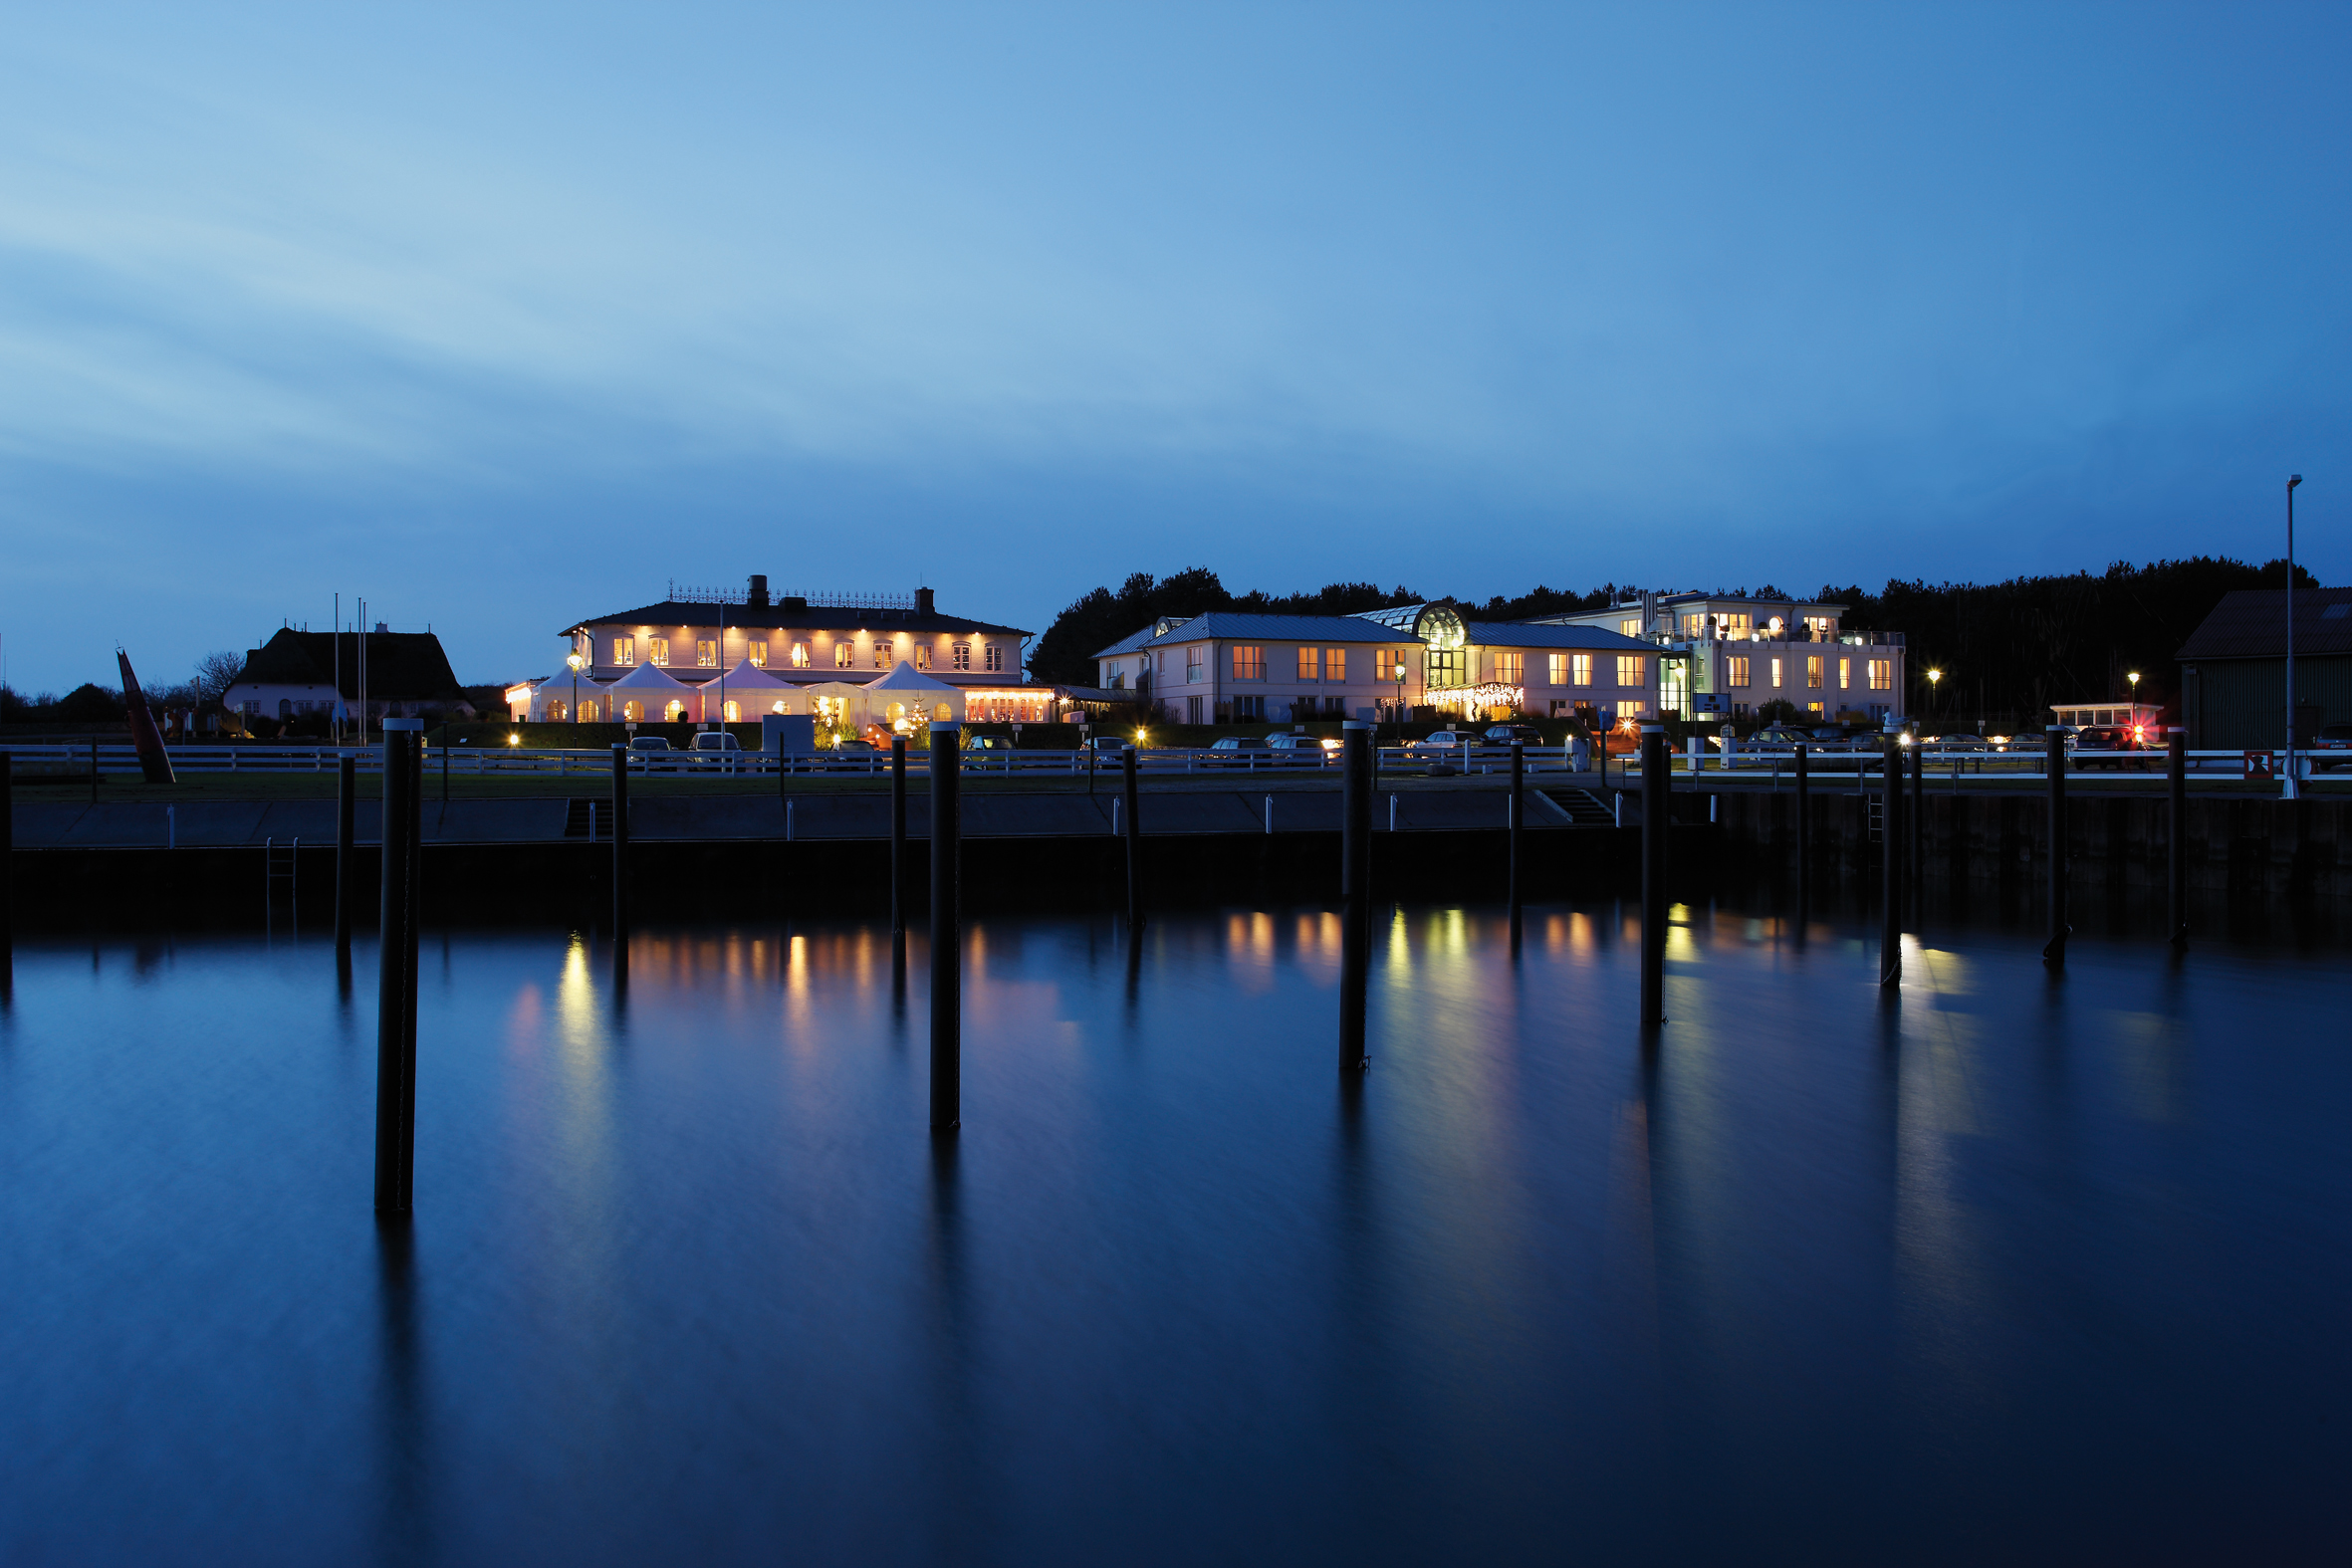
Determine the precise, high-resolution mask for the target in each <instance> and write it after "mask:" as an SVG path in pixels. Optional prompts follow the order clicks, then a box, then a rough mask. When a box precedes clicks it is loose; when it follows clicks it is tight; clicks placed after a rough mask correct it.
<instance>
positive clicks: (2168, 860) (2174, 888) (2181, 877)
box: [2164, 725, 2189, 948]
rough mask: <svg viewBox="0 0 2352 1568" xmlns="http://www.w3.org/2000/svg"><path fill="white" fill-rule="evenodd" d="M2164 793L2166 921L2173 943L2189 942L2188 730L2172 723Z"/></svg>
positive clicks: (2166, 745) (2187, 943)
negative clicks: (2184, 836)
mask: <svg viewBox="0 0 2352 1568" xmlns="http://www.w3.org/2000/svg"><path fill="white" fill-rule="evenodd" d="M2165 753H2166V756H2165V772H2166V775H2167V778H2166V780H2165V786H2166V787H2165V794H2166V800H2167V804H2168V805H2169V806H2170V808H2171V810H2170V823H2169V826H2168V830H2167V831H2166V833H2165V866H2164V870H2165V878H2164V882H2165V889H2166V892H2167V894H2168V895H2169V896H2168V897H2167V899H2166V904H2167V906H2168V908H2167V921H2166V923H2167V924H2169V925H2170V926H2171V927H2172V937H2171V939H2170V940H2171V942H2172V945H2173V946H2174V947H2176V948H2185V947H2187V946H2188V945H2189V848H2188V845H2186V844H2184V843H2183V842H2182V841H2181V835H2182V834H2183V833H2184V832H2185V831H2187V829H2188V826H2189V732H2188V731H2187V730H2184V729H2182V728H2181V727H2180V726H2179V725H2175V726H2173V728H2172V730H2171V731H2170V732H2169V733H2168V734H2167V735H2166V737H2165Z"/></svg>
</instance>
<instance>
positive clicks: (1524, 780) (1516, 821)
mask: <svg viewBox="0 0 2352 1568" xmlns="http://www.w3.org/2000/svg"><path fill="white" fill-rule="evenodd" d="M1527 795H1528V749H1527V747H1526V745H1525V744H1523V743H1521V742H1519V741H1514V742H1512V743H1511V843H1510V847H1509V848H1508V849H1507V850H1506V851H1505V853H1507V854H1509V855H1510V856H1511V870H1510V875H1509V877H1508V878H1507V881H1506V887H1505V892H1506V894H1507V896H1508V899H1509V902H1510V905H1511V915H1512V918H1513V919H1514V920H1516V919H1518V918H1519V905H1520V893H1519V872H1520V860H1521V850H1522V849H1523V847H1524V846H1523V845H1522V844H1521V842H1520V825H1521V823H1522V822H1523V821H1524V820H1525V819H1526V816H1527V803H1528V802H1527Z"/></svg>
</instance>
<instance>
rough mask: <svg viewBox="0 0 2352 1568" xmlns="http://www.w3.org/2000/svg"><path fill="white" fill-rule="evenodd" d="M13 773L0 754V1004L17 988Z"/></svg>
mask: <svg viewBox="0 0 2352 1568" xmlns="http://www.w3.org/2000/svg"><path fill="white" fill-rule="evenodd" d="M15 769H16V760H15V758H14V757H13V756H12V755H11V754H9V753H7V752H0V1002H6V1001H8V1000H9V999H10V997H11V996H12V995H13V994H14V992H15V988H16V929H15V924H14V922H15V914H14V910H15V892H16V890H15V889H14V888H13V887H12V886H10V884H9V866H10V862H11V861H12V859H13V858H14V853H15V849H16V806H15V803H14V800H13V798H12V797H13V795H14V794H15V790H16V781H15Z"/></svg>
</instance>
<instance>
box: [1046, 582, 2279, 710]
mask: <svg viewBox="0 0 2352 1568" xmlns="http://www.w3.org/2000/svg"><path fill="white" fill-rule="evenodd" d="M2295 580H2296V582H2297V583H2298V584H2300V585H2301V586H2304V587H2316V586H2317V585H2318V584H2317V582H2316V581H2315V580H2314V579H2313V577H2312V576H2311V574H2310V573H2309V572H2308V571H2305V570H2304V569H2303V568H2302V567H2300V566H2298V567H2296V568H2295ZM2285 582H2286V564H2285V562H2284V561H2282V560H2273V561H2270V562H2268V563H2267V564H2265V565H2262V566H2252V565H2248V564H2247V563H2245V562H2244V561H2242V560H2231V559H2229V558H2227V557H2212V556H2196V557H2192V558H2190V559H2188V560H2158V561H2152V562H2150V563H2149V564H2147V565H2144V566H2136V565H2133V564H2132V563H2131V562H2129V561H2122V560H2119V561H2116V562H2115V563H2114V564H2112V565H2110V566H2109V567H2108V568H2107V569H2106V570H2105V571H2103V572H2096V573H2094V572H2088V571H2078V572H2075V573H2073V574H2072V575H2068V576H2047V577H2011V578H2009V579H2008V580H2006V581H2004V582H1991V583H1977V582H1942V583H1930V582H1927V581H1924V580H1917V579H1915V580H1912V581H1909V582H1905V581H1901V580H1894V581H1890V582H1888V583H1887V585H1886V586H1885V587H1884V588H1883V589H1882V590H1880V591H1879V592H1877V593H1867V592H1864V591H1863V590H1862V588H1861V587H1860V586H1859V585H1858V584H1857V585H1854V586H1849V587H1843V588H1840V587H1836V586H1834V585H1831V586H1824V587H1823V588H1822V589H1821V591H1820V593H1819V594H1818V595H1817V596H1818V597H1820V598H1821V599H1824V600H1829V601H1833V602H1837V603H1842V604H1846V605H1849V606H1851V608H1850V609H1849V610H1848V611H1847V612H1846V615H1845V624H1846V625H1848V626H1850V627H1855V628H1864V629H1870V630H1878V631H1899V632H1902V633H1904V634H1905V636H1906V638H1907V640H1908V643H1909V648H1910V669H1911V676H1912V682H1913V685H1914V688H1915V689H1914V691H1912V692H1911V693H1908V694H1906V696H1907V700H1908V702H1909V705H1910V707H1911V709H1912V711H1913V712H1914V713H1915V714H1919V715H1922V716H1929V715H1930V714H1931V713H1932V714H1933V715H1935V716H1940V717H1948V718H1951V719H1953V720H1955V721H1959V720H1966V721H1968V722H1971V723H1973V722H1975V721H1977V720H1979V719H1982V718H1995V719H1999V720H2000V721H2001V722H2002V723H2004V724H2015V723H2032V722H2038V719H2039V716H2043V715H2046V713H2047V711H2048V705H2049V704H2051V703H2053V702H2079V701H2089V700H2096V699H2100V698H2107V697H2115V698H2122V697H2125V696H2129V695H2130V694H2131V687H2130V683H2129V681H2128V680H2127V679H2126V678H2125V677H2126V675H2127V674H2128V673H2129V672H2130V671H2132V670H2138V671H2139V672H2140V676H2141V679H2140V685H2139V694H2140V696H2141V698H2142V699H2143V700H2146V701H2154V702H2162V703H2170V702H2172V701H2174V700H2175V698H2176V697H2177V695H2178V693H2179V689H2180V672H2179V668H2178V666H2176V665H2175V664H2174V662H2173V654H2174V653H2175V652H2176V651H2177V650H2178V649H2179V648H2180V646H2181V644H2182V643H2184V642H2186V641H2187V640H2188V638H2189V634H2190V633H2191V632H2192V631H2194V630H2196V629H2197V624H2198V622H2200V621H2202V620H2204V619H2205V617H2206V615H2207V614H2208V613H2209V612H2211V611H2212V609H2213V607H2214V606H2215V605H2216V604H2217V603H2219V602H2220V601H2221V598H2222V595H2223V594H2225V593H2229V592H2232V591H2234V590H2235V589H2238V588H2254V587H2271V588H2276V587H2281V586H2283V585H2284V584H2285ZM1638 591H1640V590H1639V589H1637V588H1634V587H1632V586H1630V585H1624V584H1619V583H1614V582H1610V583H1603V584H1602V585H1601V586H1599V587H1596V588H1593V589H1591V590H1590V591H1589V592H1584V593H1575V592H1571V591H1568V590H1564V589H1559V588H1547V587H1542V586H1537V587H1535V588H1533V589H1532V590H1530V591H1529V592H1527V593H1523V594H1520V595H1519V596H1518V597H1516V598H1513V597H1505V596H1503V595H1500V594H1498V595H1497V596H1495V597H1494V598H1491V599H1488V600H1487V601H1485V602H1484V603H1479V602H1476V601H1473V600H1467V599H1452V598H1448V599H1444V600H1440V601H1439V602H1442V603H1451V604H1458V605H1460V606H1461V607H1462V609H1463V611H1464V612H1465V613H1466V614H1467V615H1468V616H1469V617H1470V618H1472V619H1475V620H1488V621H1508V620H1527V619H1529V618H1531V617H1534V616H1538V615H1564V614H1570V613H1573V612H1575V611H1579V610H1590V609H1601V608H1604V607H1606V606H1608V605H1610V604H1614V603H1617V602H1618V601H1619V600H1621V599H1625V598H1629V597H1631V596H1632V595H1633V594H1634V593H1636V592H1638ZM1715 591H1716V592H1717V593H1718V594H1719V595H1721V596H1724V597H1749V596H1754V597H1758V598H1781V597H1786V596H1787V595H1784V594H1782V593H1780V591H1779V590H1778V589H1777V588H1775V587H1772V586H1771V585H1769V584H1766V585H1765V586H1764V587H1762V588H1759V589H1757V590H1756V591H1755V593H1754V594H1753V595H1751V594H1750V591H1749V590H1748V589H1747V588H1745V587H1742V588H1734V589H1731V590H1729V591H1728V592H1727V591H1726V590H1725V589H1723V588H1720V587H1719V588H1717V589H1716V590H1715ZM1419 602H1421V595H1419V594H1417V593H1414V592H1413V591H1412V590H1411V589H1409V588H1405V587H1402V586H1399V587H1396V588H1394V589H1391V590H1388V591H1385V592H1384V591H1382V590H1381V589H1380V588H1379V587H1377V586H1376V585H1374V584H1372V583H1369V582H1334V583H1331V584H1329V585H1327V586H1325V587H1322V588H1318V589H1316V590H1315V591H1313V592H1311V593H1290V594H1274V593H1266V592H1263V591H1257V590H1253V591H1252V592H1249V593H1243V594H1234V593H1229V592H1227V591H1226V589H1225V585H1224V584H1223V583H1222V582H1220V581H1219V580H1218V577H1217V573H1216V572H1214V571H1211V570H1210V569H1209V568H1208V567H1206V566H1195V567H1193V568H1192V569H1191V570H1189V571H1180V572H1177V573H1176V574H1175V575H1174V576H1170V577H1162V578H1156V579H1155V578H1154V577H1153V576H1152V575H1151V574H1150V573H1149V572H1144V571H1139V572H1137V573H1135V574H1134V575H1133V576H1131V577H1129V578H1128V579H1127V580H1126V581H1125V582H1124V583H1122V584H1120V586H1119V588H1118V590H1117V591H1116V592H1113V591H1112V590H1110V589H1109V588H1096V589H1094V590H1093V591H1092V592H1090V593H1087V594H1085V595H1083V596H1082V597H1080V598H1079V599H1078V600H1077V601H1076V602H1075V603H1073V604H1071V605H1070V606H1069V607H1068V608H1067V609H1065V610H1063V611H1062V612H1061V613H1060V614H1059V615H1058V616H1057V617H1055V620H1054V624H1053V625H1052V626H1051V627H1049V628H1048V629H1047V631H1046V633H1045V635H1044V636H1042V637H1040V638H1039V639H1038V642H1037V646H1036V648H1035V649H1033V650H1032V651H1031V654H1030V660H1029V668H1030V673H1031V675H1032V677H1033V678H1035V679H1037V680H1040V681H1050V682H1055V683H1058V684H1063V685H1071V686H1086V685H1091V684H1093V681H1094V678H1095V675H1094V653H1095V651H1096V650H1097V649H1100V648H1103V647H1107V646H1108V645H1109V644H1111V643H1114V642H1116V641H1118V640H1119V639H1120V638H1122V637H1124V636H1127V635H1128V634H1129V633H1131V632H1133V631H1136V630H1138V629H1139V628H1141V627H1143V626H1147V625H1149V624H1151V623H1152V622H1153V621H1155V620H1157V619H1159V618H1160V617H1161V616H1163V615H1198V614H1201V613H1202V612H1204V611H1206V610H1214V609H1235V610H1254V611H1258V612H1261V613H1265V614H1277V615H1354V614H1360V613H1361V612H1363V611H1365V610H1369V609H1381V608H1384V607H1386V606H1388V605H1391V604H1414V603H1419ZM1930 669H1941V670H1943V671H1944V672H1945V676H1944V679H1943V680H1942V681H1941V682H1940V683H1938V686H1937V689H1936V690H1935V692H1934V693H1933V697H1932V699H1931V695H1930V692H1929V683H1928V680H1927V671H1928V670H1930Z"/></svg>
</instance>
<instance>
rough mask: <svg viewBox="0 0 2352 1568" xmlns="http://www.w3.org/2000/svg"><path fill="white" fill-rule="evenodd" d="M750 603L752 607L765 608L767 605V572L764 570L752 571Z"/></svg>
mask: <svg viewBox="0 0 2352 1568" xmlns="http://www.w3.org/2000/svg"><path fill="white" fill-rule="evenodd" d="M750 603H751V605H752V607H753V608H754V609H766V608H767V607H768V574H767V573H766V572H764V571H755V572H753V573H752V590H751V594H750Z"/></svg>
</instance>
